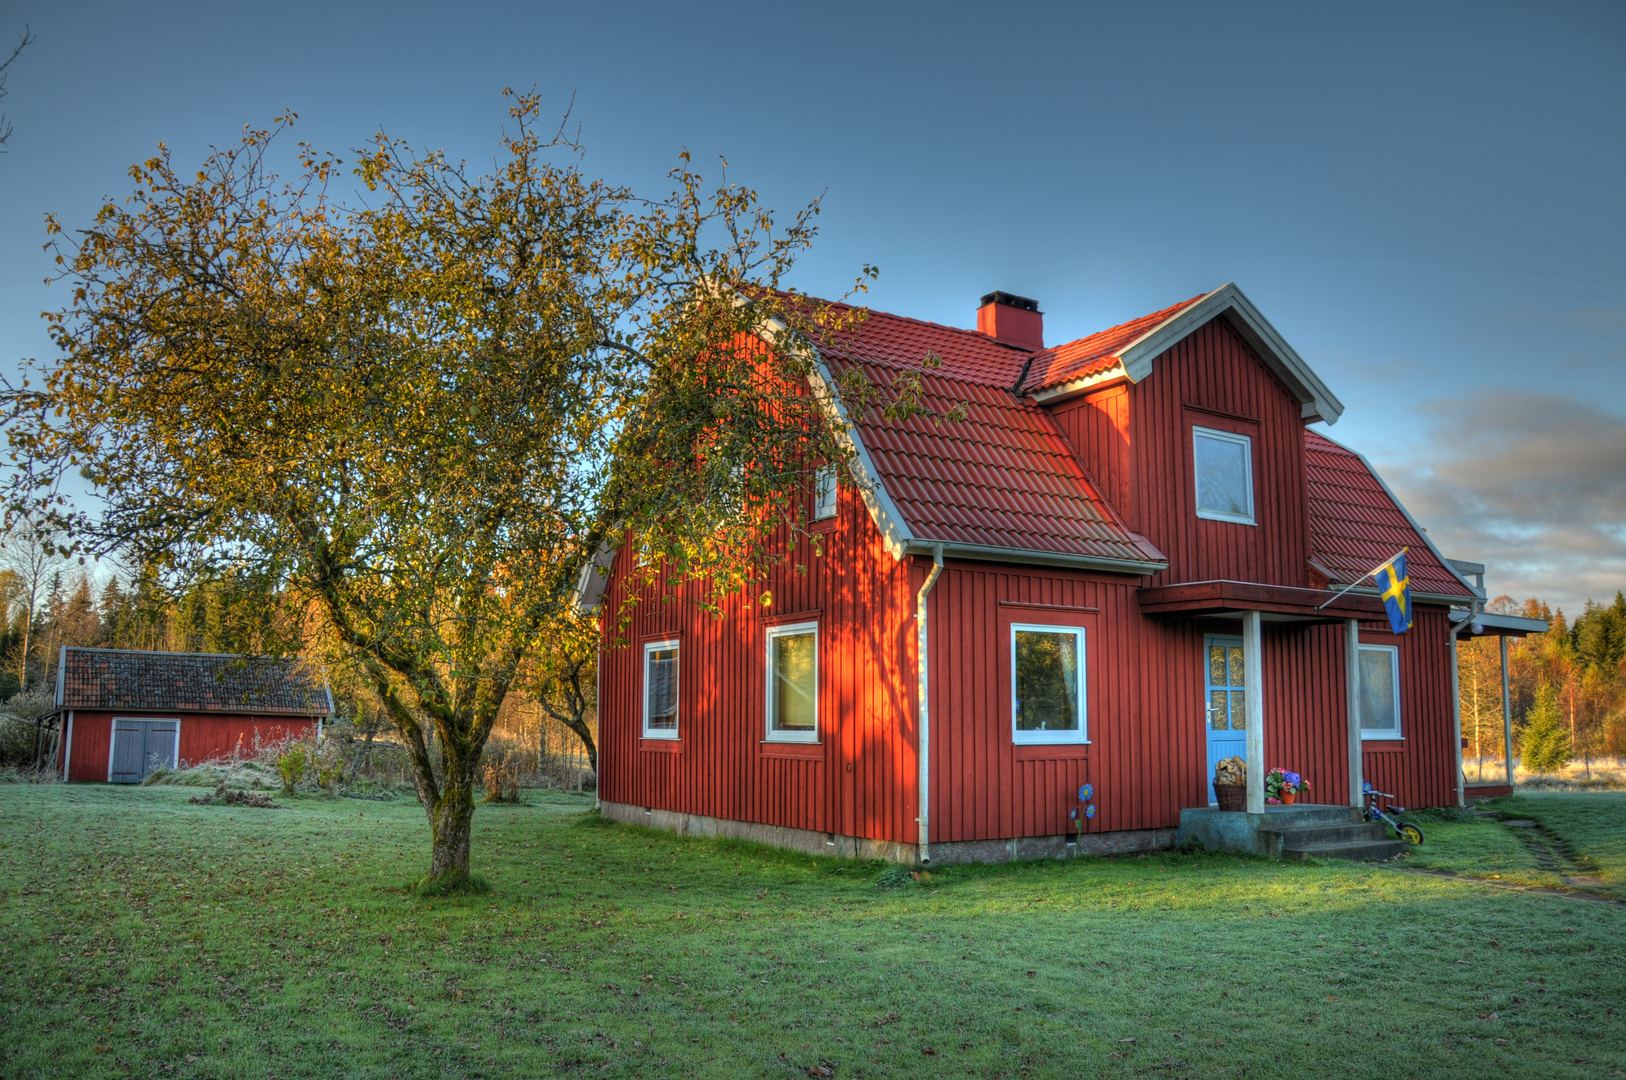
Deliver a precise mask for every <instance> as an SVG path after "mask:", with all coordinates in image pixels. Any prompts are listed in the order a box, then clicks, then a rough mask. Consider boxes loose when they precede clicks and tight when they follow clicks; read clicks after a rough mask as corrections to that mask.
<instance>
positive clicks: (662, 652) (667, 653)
mask: <svg viewBox="0 0 1626 1080" xmlns="http://www.w3.org/2000/svg"><path fill="white" fill-rule="evenodd" d="M677 737H678V643H677V642H675V641H652V642H650V643H649V644H647V645H645V646H644V738H646V739H675V738H677Z"/></svg>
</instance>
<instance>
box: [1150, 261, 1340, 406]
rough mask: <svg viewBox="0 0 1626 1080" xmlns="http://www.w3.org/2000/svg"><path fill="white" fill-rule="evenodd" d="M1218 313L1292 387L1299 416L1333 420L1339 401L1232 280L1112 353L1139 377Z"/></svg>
mask: <svg viewBox="0 0 1626 1080" xmlns="http://www.w3.org/2000/svg"><path fill="white" fill-rule="evenodd" d="M1220 315H1224V316H1225V317H1226V321H1227V322H1229V323H1230V324H1231V326H1232V327H1234V328H1235V329H1236V331H1237V333H1239V334H1241V335H1242V337H1243V340H1245V341H1247V343H1248V344H1249V345H1250V346H1252V347H1253V350H1254V351H1255V352H1257V353H1258V354H1259V356H1260V359H1262V360H1264V362H1265V364H1266V366H1268V367H1269V368H1270V369H1271V370H1272V371H1273V372H1275V373H1276V374H1277V375H1278V376H1279V377H1281V379H1282V380H1283V381H1284V382H1286V383H1287V385H1288V387H1289V388H1291V389H1292V390H1293V392H1294V394H1295V395H1296V396H1297V397H1298V399H1299V402H1300V405H1301V410H1300V411H1301V415H1302V416H1303V418H1304V419H1306V420H1324V421H1326V422H1327V423H1329V424H1331V423H1335V422H1337V420H1338V417H1339V416H1341V415H1343V412H1344V404H1343V402H1341V401H1339V400H1338V398H1337V397H1336V396H1335V395H1334V394H1333V392H1332V391H1331V390H1329V389H1327V384H1326V383H1324V382H1322V381H1321V378H1320V376H1318V375H1317V374H1316V373H1315V372H1314V371H1312V370H1311V369H1310V365H1309V364H1307V363H1305V362H1304V358H1303V357H1301V356H1300V355H1299V354H1298V353H1297V352H1295V351H1294V349H1293V347H1292V346H1291V345H1289V344H1288V343H1287V341H1286V339H1284V338H1283V337H1282V335H1281V334H1279V333H1278V332H1277V331H1276V328H1275V327H1274V326H1271V325H1270V322H1269V320H1267V319H1266V318H1265V317H1264V316H1263V315H1261V314H1260V313H1259V309H1258V308H1256V307H1254V306H1253V301H1251V300H1249V299H1248V298H1247V297H1246V296H1245V295H1243V292H1242V290H1241V289H1239V288H1237V287H1236V284H1235V283H1234V282H1233V283H1230V284H1227V285H1224V286H1222V287H1220V288H1218V289H1215V290H1214V291H1213V292H1211V293H1209V294H1208V295H1207V296H1205V297H1203V298H1202V299H1201V300H1198V301H1196V302H1195V303H1193V304H1191V305H1189V306H1188V307H1186V308H1185V309H1184V310H1182V311H1181V312H1180V313H1179V314H1177V315H1174V316H1172V317H1170V318H1168V319H1166V320H1164V321H1163V322H1161V323H1159V324H1158V325H1157V326H1155V327H1153V328H1152V329H1150V330H1148V331H1147V332H1146V333H1145V334H1142V335H1141V336H1140V337H1139V338H1136V339H1135V340H1134V341H1133V342H1131V343H1130V344H1128V345H1127V346H1125V347H1124V348H1123V349H1121V350H1119V352H1118V357H1119V359H1120V360H1121V361H1122V362H1123V366H1124V371H1125V373H1126V374H1128V376H1129V378H1130V380H1131V381H1133V382H1140V381H1141V380H1142V379H1144V378H1146V376H1148V375H1150V374H1151V373H1152V361H1153V360H1155V359H1156V358H1157V357H1159V356H1161V355H1162V354H1163V352H1164V351H1165V350H1167V349H1169V348H1170V347H1172V346H1173V345H1175V344H1176V343H1177V342H1179V341H1180V340H1181V339H1183V338H1185V337H1186V336H1187V335H1189V334H1190V333H1192V331H1194V330H1196V329H1197V328H1198V327H1199V326H1201V325H1203V324H1204V323H1206V322H1208V321H1209V320H1211V319H1214V318H1216V317H1218V316H1220Z"/></svg>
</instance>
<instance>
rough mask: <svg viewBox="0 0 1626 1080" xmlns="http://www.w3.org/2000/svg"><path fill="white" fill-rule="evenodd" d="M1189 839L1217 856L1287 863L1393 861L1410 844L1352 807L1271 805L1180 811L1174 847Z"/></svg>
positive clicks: (1210, 807) (1198, 808) (1200, 808)
mask: <svg viewBox="0 0 1626 1080" xmlns="http://www.w3.org/2000/svg"><path fill="white" fill-rule="evenodd" d="M1187 839H1193V840H1197V841H1198V842H1200V843H1201V844H1202V845H1203V846H1204V847H1207V848H1210V849H1213V850H1217V851H1248V852H1252V853H1254V854H1256V855H1270V856H1276V857H1279V858H1284V859H1306V858H1317V859H1354V860H1357V861H1374V860H1383V859H1392V858H1394V857H1395V856H1396V855H1398V854H1400V853H1401V852H1403V851H1405V850H1406V849H1407V848H1408V847H1410V846H1411V845H1410V844H1407V843H1406V842H1405V841H1404V840H1400V839H1398V838H1396V837H1393V836H1392V835H1391V834H1390V832H1389V828H1388V826H1386V825H1384V824H1383V823H1382V822H1365V821H1362V820H1361V811H1360V810H1358V809H1356V808H1355V807H1351V806H1320V805H1315V804H1310V805H1302V804H1301V805H1295V806H1269V807H1266V808H1265V812H1264V813H1263V814H1247V813H1235V812H1230V811H1223V810H1220V809H1218V808H1217V807H1212V806H1209V807H1196V808H1192V809H1188V810H1182V811H1180V829H1179V832H1178V833H1177V834H1176V838H1175V842H1176V843H1177V844H1178V843H1183V842H1185V841H1186V840H1187Z"/></svg>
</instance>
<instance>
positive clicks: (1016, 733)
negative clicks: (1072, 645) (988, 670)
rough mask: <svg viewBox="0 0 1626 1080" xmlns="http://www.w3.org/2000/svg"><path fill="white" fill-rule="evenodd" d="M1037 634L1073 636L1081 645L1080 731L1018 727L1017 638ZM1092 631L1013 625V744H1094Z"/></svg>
mask: <svg viewBox="0 0 1626 1080" xmlns="http://www.w3.org/2000/svg"><path fill="white" fill-rule="evenodd" d="M1019 630H1033V631H1038V632H1039V633H1042V634H1072V635H1073V636H1074V638H1076V639H1077V641H1078V730H1077V731H1024V730H1022V729H1021V728H1018V727H1017V726H1016V711H1017V709H1016V704H1017V703H1016V634H1017V631H1019ZM1088 646H1089V631H1087V630H1085V628H1084V627H1082V626H1055V625H1052V624H1050V623H1011V699H1010V700H1011V741H1012V742H1013V743H1015V744H1016V745H1018V746H1023V745H1030V746H1032V745H1037V746H1056V745H1073V744H1087V743H1088V742H1089V741H1090V699H1089V697H1088V695H1087V691H1088V690H1089V678H1088V676H1087V675H1086V669H1087V667H1088V657H1089V652H1088V651H1087V650H1088Z"/></svg>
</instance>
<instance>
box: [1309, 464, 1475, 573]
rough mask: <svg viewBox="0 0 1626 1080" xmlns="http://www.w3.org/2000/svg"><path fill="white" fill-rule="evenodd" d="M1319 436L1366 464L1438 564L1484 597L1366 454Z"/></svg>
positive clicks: (1367, 468) (1368, 470) (1367, 469)
mask: <svg viewBox="0 0 1626 1080" xmlns="http://www.w3.org/2000/svg"><path fill="white" fill-rule="evenodd" d="M1317 434H1320V432H1317ZM1321 437H1322V438H1323V439H1327V441H1328V442H1330V443H1332V444H1333V445H1334V446H1336V447H1338V448H1339V449H1341V450H1348V451H1349V452H1350V453H1351V454H1354V455H1355V456H1356V457H1357V458H1358V459H1360V462H1361V464H1362V465H1365V466H1366V471H1367V472H1369V473H1371V474H1372V478H1373V479H1374V480H1376V481H1377V482H1378V486H1379V487H1381V488H1382V489H1383V493H1384V494H1385V495H1387V496H1389V501H1390V502H1392V503H1394V504H1395V505H1396V506H1397V507H1399V508H1400V512H1401V513H1402V514H1403V515H1405V518H1406V521H1407V523H1408V524H1410V525H1411V527H1412V528H1413V529H1415V530H1417V535H1418V536H1421V537H1422V538H1423V543H1424V544H1426V545H1427V546H1428V550H1430V551H1432V552H1433V553H1434V557H1435V558H1436V559H1438V560H1440V565H1441V566H1443V567H1445V569H1446V570H1447V571H1448V572H1449V573H1450V574H1451V576H1452V577H1454V578H1456V579H1457V581H1458V582H1460V583H1461V584H1462V587H1463V588H1464V589H1467V590H1468V595H1469V596H1473V597H1477V598H1478V599H1480V600H1483V599H1485V590H1483V589H1476V588H1474V587H1473V585H1472V584H1470V583H1469V581H1468V579H1467V578H1465V577H1463V576H1462V571H1460V570H1458V569H1457V568H1456V567H1455V566H1454V565H1452V562H1451V560H1450V559H1447V558H1446V557H1445V556H1444V555H1442V554H1440V549H1439V548H1437V547H1435V546H1434V541H1433V540H1432V539H1430V538H1429V535H1428V531H1427V530H1426V529H1424V528H1423V527H1422V526H1421V525H1419V524H1417V519H1416V518H1414V517H1412V516H1411V511H1410V510H1407V509H1406V504H1405V503H1403V502H1401V501H1400V500H1399V499H1398V498H1397V497H1396V496H1395V493H1394V489H1393V488H1391V487H1390V486H1389V482H1388V481H1387V480H1385V479H1384V478H1383V474H1382V473H1380V472H1378V471H1377V470H1376V469H1374V468H1373V467H1372V463H1371V462H1370V461H1368V460H1366V455H1365V454H1363V453H1361V452H1360V451H1359V450H1355V449H1352V448H1350V447H1348V446H1345V445H1344V444H1343V443H1341V442H1339V441H1338V440H1336V439H1330V438H1327V436H1325V435H1322V436H1321ZM1417 595H1418V596H1422V595H1423V594H1422V593H1418V594H1417ZM1429 598H1430V599H1435V598H1438V599H1442V600H1444V599H1450V600H1453V601H1460V600H1462V599H1463V597H1460V596H1458V597H1444V596H1440V597H1434V596H1430V597H1429Z"/></svg>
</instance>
